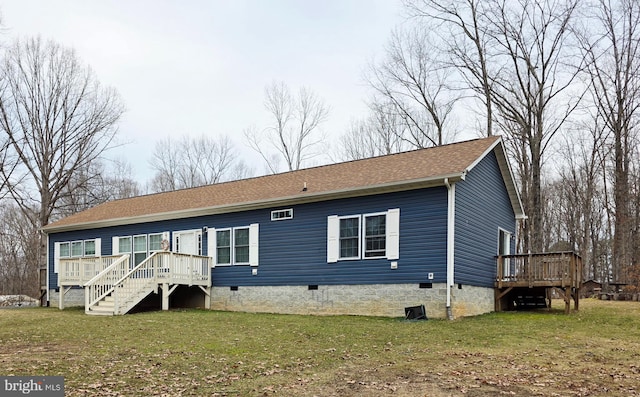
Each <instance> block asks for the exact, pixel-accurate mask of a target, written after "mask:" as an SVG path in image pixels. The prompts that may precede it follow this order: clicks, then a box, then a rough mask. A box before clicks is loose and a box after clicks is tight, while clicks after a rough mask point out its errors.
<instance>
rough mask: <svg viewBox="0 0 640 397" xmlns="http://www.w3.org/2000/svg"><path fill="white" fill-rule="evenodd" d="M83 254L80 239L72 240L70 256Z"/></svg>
mask: <svg viewBox="0 0 640 397" xmlns="http://www.w3.org/2000/svg"><path fill="white" fill-rule="evenodd" d="M83 255H84V248H83V244H82V241H73V242H72V243H71V256H73V257H76V256H83Z"/></svg>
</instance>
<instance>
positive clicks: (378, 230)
mask: <svg viewBox="0 0 640 397" xmlns="http://www.w3.org/2000/svg"><path fill="white" fill-rule="evenodd" d="M399 232H400V209H398V208H395V209H390V210H388V211H385V212H378V213H371V214H361V215H348V216H336V215H332V216H329V217H328V219H327V262H328V263H334V262H337V261H343V260H358V259H376V258H386V259H391V260H395V259H398V258H399V243H400V242H399V235H400V233H399Z"/></svg>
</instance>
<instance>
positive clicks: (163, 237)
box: [162, 232, 171, 251]
mask: <svg viewBox="0 0 640 397" xmlns="http://www.w3.org/2000/svg"><path fill="white" fill-rule="evenodd" d="M162 240H167V243H169V248H168V249H167V251H171V235H170V234H169V232H162Z"/></svg>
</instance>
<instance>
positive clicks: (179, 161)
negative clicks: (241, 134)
mask: <svg viewBox="0 0 640 397" xmlns="http://www.w3.org/2000/svg"><path fill="white" fill-rule="evenodd" d="M150 164H151V167H152V168H153V169H154V170H155V175H154V177H153V180H152V190H154V191H156V192H165V191H171V190H176V189H184V188H190V187H196V186H202V185H209V184H213V183H218V182H221V181H225V180H232V179H239V178H242V177H246V176H247V174H249V173H250V170H249V169H248V167H247V166H246V164H245V163H244V162H243V161H242V160H238V159H237V155H236V151H235V149H234V147H233V143H232V142H231V140H230V139H229V137H227V136H223V137H222V138H213V137H207V136H204V135H203V136H200V137H197V138H192V137H189V136H186V135H185V136H183V137H182V138H180V140H179V141H177V142H176V141H174V140H172V139H171V138H166V139H163V140H160V141H159V142H158V143H156V147H155V150H154V153H153V157H152V158H151V161H150Z"/></svg>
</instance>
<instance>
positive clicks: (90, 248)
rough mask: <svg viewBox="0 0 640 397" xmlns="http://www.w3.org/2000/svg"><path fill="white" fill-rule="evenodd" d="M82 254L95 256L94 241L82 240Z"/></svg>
mask: <svg viewBox="0 0 640 397" xmlns="http://www.w3.org/2000/svg"><path fill="white" fill-rule="evenodd" d="M84 256H96V241H95V240H85V241H84Z"/></svg>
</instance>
